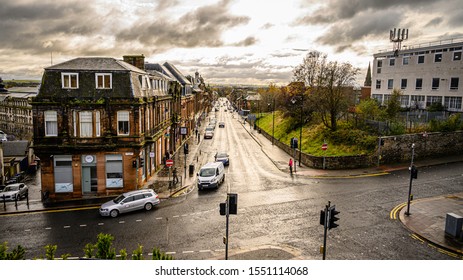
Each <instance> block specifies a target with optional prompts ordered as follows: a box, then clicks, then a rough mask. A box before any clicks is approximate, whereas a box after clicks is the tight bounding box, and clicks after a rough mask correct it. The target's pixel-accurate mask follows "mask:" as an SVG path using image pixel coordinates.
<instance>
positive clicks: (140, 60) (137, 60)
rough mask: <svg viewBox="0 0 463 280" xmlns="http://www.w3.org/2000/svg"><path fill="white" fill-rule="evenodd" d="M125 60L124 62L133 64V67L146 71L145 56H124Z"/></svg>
mask: <svg viewBox="0 0 463 280" xmlns="http://www.w3.org/2000/svg"><path fill="white" fill-rule="evenodd" d="M122 58H123V59H124V62H127V63H129V64H132V65H133V66H135V67H137V68H139V69H141V70H143V71H144V70H145V56H144V55H143V54H141V55H124V56H123V57H122Z"/></svg>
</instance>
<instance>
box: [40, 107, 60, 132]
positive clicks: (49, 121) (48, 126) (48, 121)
mask: <svg viewBox="0 0 463 280" xmlns="http://www.w3.org/2000/svg"><path fill="white" fill-rule="evenodd" d="M43 116H44V122H45V136H58V113H57V112H56V111H45V112H43Z"/></svg>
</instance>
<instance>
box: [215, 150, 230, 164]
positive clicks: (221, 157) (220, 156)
mask: <svg viewBox="0 0 463 280" xmlns="http://www.w3.org/2000/svg"><path fill="white" fill-rule="evenodd" d="M214 158H215V161H220V162H222V163H223V165H225V166H227V165H229V164H230V158H229V156H228V154H227V153H226V152H217V153H216V154H215V156H214Z"/></svg>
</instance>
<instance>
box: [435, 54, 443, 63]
mask: <svg viewBox="0 0 463 280" xmlns="http://www.w3.org/2000/svg"><path fill="white" fill-rule="evenodd" d="M441 61H442V53H436V54H434V62H441Z"/></svg>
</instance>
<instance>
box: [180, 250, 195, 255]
mask: <svg viewBox="0 0 463 280" xmlns="http://www.w3.org/2000/svg"><path fill="white" fill-rule="evenodd" d="M194 252H195V251H183V252H182V254H191V253H194Z"/></svg>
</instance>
